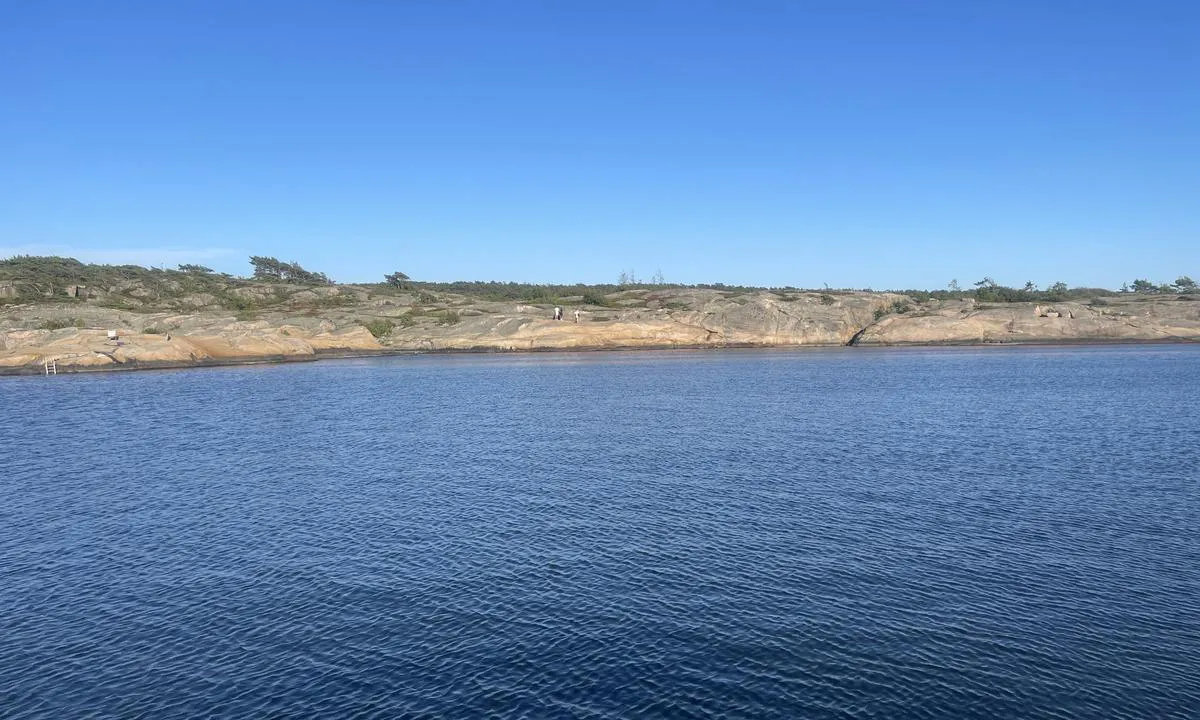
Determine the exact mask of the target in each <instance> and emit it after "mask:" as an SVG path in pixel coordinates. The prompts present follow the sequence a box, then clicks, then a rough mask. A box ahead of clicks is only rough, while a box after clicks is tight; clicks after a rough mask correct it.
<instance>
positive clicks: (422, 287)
mask: <svg viewBox="0 0 1200 720" xmlns="http://www.w3.org/2000/svg"><path fill="white" fill-rule="evenodd" d="M250 266H251V269H252V275H251V277H250V278H248V279H249V280H251V281H259V282H270V283H288V284H297V285H332V284H334V281H333V280H332V279H331V278H330V277H329V276H328V275H326V274H325V273H323V272H317V271H312V270H308V269H306V268H304V267H302V266H301V265H300V264H299V263H297V262H283V261H280V260H279V259H277V258H273V257H267V256H261V255H252V256H250ZM246 280H247V279H245V278H236V277H234V276H232V275H228V274H225V273H217V272H214V271H213V270H212V269H211V268H208V267H205V266H203V265H197V264H183V265H180V266H178V268H177V269H165V268H161V269H160V268H146V267H142V266H140V265H98V264H90V263H82V262H80V261H79V260H76V259H74V258H66V257H55V256H45V257H40V256H30V255H18V256H15V257H10V258H6V259H0V281H15V282H17V283H20V284H26V285H29V286H32V287H31V289H32V288H37V291H38V293H39V294H40V293H43V292H46V291H53V290H55V289H59V290H61V289H62V288H64V287H66V286H70V285H89V286H94V287H112V286H116V285H119V284H121V283H122V282H126V281H141V282H143V283H145V284H147V285H148V286H149V287H156V286H162V288H161V292H164V293H169V292H170V291H171V289H175V290H186V291H193V292H194V291H197V290H207V289H208V288H211V287H215V286H223V285H229V284H236V283H239V282H245V281H246ZM164 283H165V284H164ZM379 284H380V285H384V286H386V287H389V288H391V289H392V290H393V291H421V292H445V293H454V294H458V295H465V296H469V297H477V298H480V299H485V300H497V301H517V302H530V303H538V302H554V301H557V300H558V299H560V298H564V297H575V296H582V297H585V298H586V299H587V300H588V301H590V302H594V303H595V304H597V305H601V304H604V301H603V299H604V298H605V296H607V295H611V294H613V293H617V292H622V291H627V290H669V289H685V288H692V289H702V290H718V291H722V292H726V293H749V292H758V291H762V290H771V291H773V292H777V293H790V292H819V293H825V294H828V293H832V294H838V293H844V292H854V290H850V289H843V290H837V289H831V288H829V287H825V288H817V289H803V288H797V287H791V286H787V287H778V288H763V287H754V286H747V285H726V284H724V283H697V284H693V285H682V284H678V283H667V282H664V281H663V279H662V273H661V272H657V273H655V275H654V276H653V277H652V278H651V282H642V281H640V280H639V279H638V278H637V276H636V274H634V273H633V272H622V273H621V275H620V277H619V280H618V282H617V283H601V284H596V285H586V284H583V283H573V284H545V285H540V284H533V283H519V282H500V281H494V280H493V281H478V280H476V281H455V282H422V281H414V280H412V279H411V278H409V276H408V275H406V274H405V273H403V272H399V271H396V272H393V273H388V274H387V275H385V276H384V281H383V282H382V283H379ZM864 290H866V291H870V288H865V289H864ZM891 292H896V293H900V294H904V295H908V296H909V297H912V298H913V299H915V300H917V301H928V300H954V299H962V298H974V299H976V300H978V301H980V302H988V303H1011V302H1062V301H1066V300H1080V299H1087V298H1092V297H1105V296H1115V295H1119V294H1126V293H1128V294H1138V295H1163V294H1193V293H1197V292H1200V288H1198V287H1197V285H1196V282H1195V281H1193V280H1192V279H1191V278H1190V277H1188V276H1186V275H1183V276H1180V277H1179V278H1177V279H1176V280H1175V282H1173V283H1166V284H1160V283H1154V282H1151V281H1150V280H1146V279H1137V280H1134V281H1133V282H1132V283H1126V284H1124V285H1122V286H1121V289H1120V290H1117V291H1114V290H1108V289H1105V288H1085V287H1076V288H1070V287H1068V286H1067V284H1066V283H1062V282H1057V283H1054V284H1053V285H1050V286H1049V287H1047V288H1039V287H1038V286H1037V285H1036V284H1035V283H1033V282H1027V283H1025V284H1024V285H1023V286H1021V287H1011V286H1008V285H1002V284H1000V283H998V282H996V281H995V280H993V279H992V278H990V277H985V278H983V279H982V280H979V281H978V282H976V283H974V284H973V287H969V288H962V287H960V286H959V285H958V282H957V281H951V282H950V284H949V285H948V286H947V288H946V289H939V290H925V289H907V290H892V291H891Z"/></svg>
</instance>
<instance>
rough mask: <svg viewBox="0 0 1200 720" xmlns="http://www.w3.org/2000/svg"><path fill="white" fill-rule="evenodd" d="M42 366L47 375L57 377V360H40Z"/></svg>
mask: <svg viewBox="0 0 1200 720" xmlns="http://www.w3.org/2000/svg"><path fill="white" fill-rule="evenodd" d="M42 366H43V367H45V368H46V374H47V375H58V360H57V359H53V360H52V359H50V358H42Z"/></svg>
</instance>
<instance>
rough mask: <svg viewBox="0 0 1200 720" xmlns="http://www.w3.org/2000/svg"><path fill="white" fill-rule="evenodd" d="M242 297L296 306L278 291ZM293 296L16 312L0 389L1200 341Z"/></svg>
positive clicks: (1158, 303)
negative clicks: (476, 361)
mask: <svg viewBox="0 0 1200 720" xmlns="http://www.w3.org/2000/svg"><path fill="white" fill-rule="evenodd" d="M256 293H257V294H256ZM242 294H243V295H245V296H246V297H247V298H248V299H249V300H251V301H256V300H258V301H261V300H263V299H264V298H267V297H268V295H269V296H271V297H280V296H281V292H280V291H279V290H278V289H277V288H271V287H267V288H264V289H258V290H253V292H252V291H251V290H245V291H244V292H242ZM260 296H261V297H260ZM288 297H289V298H290V299H289V302H290V303H292V304H288V303H284V302H281V303H280V304H278V305H277V306H272V307H271V308H270V309H269V310H259V311H239V312H237V313H236V314H232V315H231V314H230V311H228V310H222V309H219V308H216V309H214V308H208V307H203V308H197V309H192V310H181V309H179V306H178V305H177V304H176V305H173V306H172V309H171V310H169V311H163V312H146V311H144V308H137V309H136V310H135V309H132V308H123V307H112V306H102V305H101V304H99V303H97V302H93V301H92V300H89V299H84V298H76V299H75V300H74V301H73V302H71V303H63V302H46V303H41V302H34V303H28V304H22V305H12V304H9V305H0V374H13V373H34V372H43V371H44V367H45V364H46V363H49V362H53V363H55V364H56V366H57V368H58V370H59V372H72V371H90V370H116V369H135V368H155V367H187V366H196V365H211V364H231V363H248V362H276V361H289V360H311V359H315V358H318V357H323V356H332V355H368V354H381V353H402V352H439V351H485V352H507V351H537V350H593V349H616V348H670V347H748V346H762V347H802V346H821V345H876V346H879V345H950V344H954V345H962V344H992V343H1072V342H1124V341H1129V342H1135V341H1136V342H1145V341H1176V342H1192V341H1200V301H1197V300H1200V298H1196V297H1194V296H1186V295H1181V296H1175V295H1162V296H1133V295H1130V296H1118V297H1108V298H1097V299H1094V300H1091V301H1086V302H1062V303H1055V304H1053V305H1049V304H1046V303H1041V304H1034V303H1011V304H997V305H986V306H985V305H981V304H979V303H976V302H974V301H973V300H947V301H936V300H933V301H926V302H923V303H922V302H918V301H917V300H916V299H914V298H909V297H906V296H904V295H899V294H894V293H870V292H830V293H815V292H799V291H756V292H744V291H739V292H733V291H722V290H700V289H667V290H653V291H652V290H627V291H624V292H618V293H612V294H610V295H607V296H605V297H603V298H596V297H594V296H589V298H588V300H589V302H586V303H585V302H584V301H583V300H584V298H582V297H576V298H563V299H562V300H561V302H562V303H563V304H564V305H565V306H566V313H565V319H564V320H554V319H552V318H553V312H552V311H553V305H550V304H531V303H519V302H503V301H485V300H480V299H478V298H473V297H468V296H461V295H454V294H451V293H440V294H437V295H434V294H432V293H427V292H416V291H411V292H410V291H397V292H389V293H379V294H373V293H371V292H369V291H368V290H367V289H365V288H362V287H355V286H338V287H336V288H326V287H321V288H315V289H312V290H301V291H298V292H297V291H294V290H293V291H291V295H289V296H288ZM195 300H196V301H197V303H196V304H197V305H202V304H204V298H195ZM576 310H577V311H578V312H579V315H578V319H579V321H578V322H576V321H575V311H576ZM109 331H114V332H115V334H116V338H112V337H110V336H109ZM373 333H374V334H373ZM376 336H378V337H376Z"/></svg>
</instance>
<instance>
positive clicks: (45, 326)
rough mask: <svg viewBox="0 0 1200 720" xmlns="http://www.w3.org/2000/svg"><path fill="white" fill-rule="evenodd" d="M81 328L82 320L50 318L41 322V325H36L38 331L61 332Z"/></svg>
mask: <svg viewBox="0 0 1200 720" xmlns="http://www.w3.org/2000/svg"><path fill="white" fill-rule="evenodd" d="M69 327H73V328H81V327H83V319H82V318H74V317H67V318H51V319H49V320H43V321H42V324H41V325H38V329H39V330H62V329H63V328H69Z"/></svg>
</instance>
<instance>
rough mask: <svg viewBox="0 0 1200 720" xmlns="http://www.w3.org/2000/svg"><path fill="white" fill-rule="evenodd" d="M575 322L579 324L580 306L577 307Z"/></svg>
mask: <svg viewBox="0 0 1200 720" xmlns="http://www.w3.org/2000/svg"><path fill="white" fill-rule="evenodd" d="M575 324H576V325H578V324H579V308H575Z"/></svg>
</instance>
